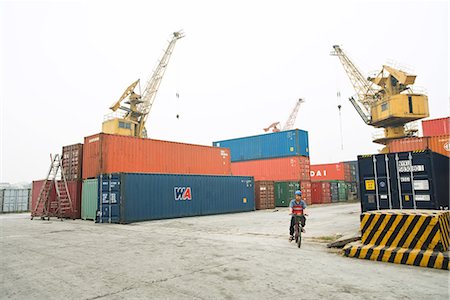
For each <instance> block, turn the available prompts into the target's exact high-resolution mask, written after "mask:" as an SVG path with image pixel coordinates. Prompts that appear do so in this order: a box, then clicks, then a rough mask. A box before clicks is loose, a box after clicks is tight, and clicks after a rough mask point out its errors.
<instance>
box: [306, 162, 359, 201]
mask: <svg viewBox="0 0 450 300" xmlns="http://www.w3.org/2000/svg"><path fill="white" fill-rule="evenodd" d="M310 168H311V181H312V183H313V185H312V186H313V193H312V203H314V204H319V203H330V202H339V201H347V200H355V199H357V195H358V193H357V186H358V162H357V161H345V162H339V163H331V164H319V165H311V166H310Z"/></svg>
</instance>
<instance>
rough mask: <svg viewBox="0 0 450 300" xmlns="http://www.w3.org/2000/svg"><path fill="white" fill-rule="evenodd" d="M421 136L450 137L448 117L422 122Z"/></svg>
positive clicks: (449, 119) (449, 120)
mask: <svg viewBox="0 0 450 300" xmlns="http://www.w3.org/2000/svg"><path fill="white" fill-rule="evenodd" d="M422 130H423V136H440V135H450V117H446V118H439V119H432V120H423V121H422Z"/></svg>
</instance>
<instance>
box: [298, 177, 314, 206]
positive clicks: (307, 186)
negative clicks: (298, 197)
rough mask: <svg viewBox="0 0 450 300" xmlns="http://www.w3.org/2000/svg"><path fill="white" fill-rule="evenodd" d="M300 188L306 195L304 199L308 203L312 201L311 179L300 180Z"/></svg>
mask: <svg viewBox="0 0 450 300" xmlns="http://www.w3.org/2000/svg"><path fill="white" fill-rule="evenodd" d="M300 190H301V191H302V194H304V195H305V197H304V200H305V202H306V204H308V205H311V203H312V192H311V181H300Z"/></svg>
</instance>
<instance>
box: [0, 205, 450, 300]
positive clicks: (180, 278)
mask: <svg viewBox="0 0 450 300" xmlns="http://www.w3.org/2000/svg"><path fill="white" fill-rule="evenodd" d="M309 212H310V217H309V218H308V221H307V226H306V229H307V233H306V235H305V241H304V244H303V245H302V248H301V249H298V248H297V247H296V246H295V245H294V244H290V243H289V242H288V240H287V238H288V225H289V215H288V211H287V208H280V209H278V210H267V211H255V212H249V213H238V214H228V215H216V216H204V217H192V218H183V219H171V220H161V221H151V222H141V223H135V224H131V225H116V224H95V223H93V222H91V221H82V220H76V221H72V220H66V221H63V222H61V221H58V220H56V219H54V220H51V221H50V222H49V221H42V220H33V221H31V220H30V219H29V215H28V214H14V215H0V222H1V227H0V228H1V229H0V230H1V232H0V233H1V243H0V247H1V248H0V249H1V258H0V262H1V279H0V284H1V292H0V293H1V294H0V298H11V299H277V300H278V299H294V298H297V299H331V298H332V299H374V298H375V299H449V272H448V271H443V270H436V269H428V268H420V267H413V266H406V265H396V264H389V263H383V262H373V261H367V260H360V259H355V258H347V257H343V256H341V255H340V254H339V253H338V252H337V251H336V250H330V249H328V248H326V243H327V242H329V241H330V240H331V239H333V238H334V237H336V235H343V234H348V233H355V232H357V231H358V227H359V204H357V203H353V204H337V205H326V206H315V207H314V206H312V207H311V208H310V210H309Z"/></svg>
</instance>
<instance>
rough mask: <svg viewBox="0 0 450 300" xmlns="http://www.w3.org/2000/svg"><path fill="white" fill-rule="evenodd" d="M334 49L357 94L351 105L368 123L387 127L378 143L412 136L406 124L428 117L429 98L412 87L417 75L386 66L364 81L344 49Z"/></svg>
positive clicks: (334, 47) (377, 140)
mask: <svg viewBox="0 0 450 300" xmlns="http://www.w3.org/2000/svg"><path fill="white" fill-rule="evenodd" d="M333 49H334V51H333V52H331V55H334V56H337V57H339V59H340V61H341V63H342V65H343V67H344V69H345V71H346V73H347V75H348V77H349V79H350V81H351V83H352V85H353V88H354V89H355V91H356V94H357V99H355V98H354V97H350V98H349V100H350V102H351V103H352V104H353V106H354V107H355V109H356V110H357V112H358V113H359V115H360V116H361V118H362V119H363V120H364V122H365V123H366V124H368V125H371V126H374V127H376V128H384V136H383V137H381V138H377V139H375V140H374V142H375V143H379V144H383V145H386V144H387V143H388V141H389V140H392V139H398V138H403V137H406V136H409V135H410V134H409V133H408V130H407V129H405V124H407V123H408V122H411V121H415V120H419V119H423V118H426V117H428V116H429V111H428V97H427V96H426V95H423V94H420V93H415V92H414V91H413V90H412V87H411V86H412V85H413V84H414V82H415V80H416V75H413V74H408V73H407V72H405V71H402V70H399V69H396V68H393V67H390V66H387V65H384V66H383V67H382V69H381V71H380V72H378V74H377V75H376V76H373V77H368V78H365V77H364V76H363V75H362V74H361V72H360V71H359V70H358V68H357V67H356V66H355V65H354V64H353V63H352V61H351V60H350V59H349V58H348V57H347V55H346V54H345V53H344V51H342V49H341V47H339V46H337V45H335V46H333ZM386 151H387V149H386V148H385V149H383V152H386Z"/></svg>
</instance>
